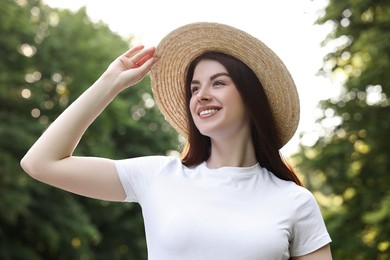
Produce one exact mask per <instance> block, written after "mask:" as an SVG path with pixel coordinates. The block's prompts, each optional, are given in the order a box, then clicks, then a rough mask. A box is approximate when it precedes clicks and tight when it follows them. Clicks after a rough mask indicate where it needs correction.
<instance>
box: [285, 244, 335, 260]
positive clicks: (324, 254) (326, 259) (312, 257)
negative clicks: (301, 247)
mask: <svg viewBox="0 0 390 260" xmlns="http://www.w3.org/2000/svg"><path fill="white" fill-rule="evenodd" d="M292 259H293V260H332V253H331V251H330V245H329V244H328V245H326V246H323V247H321V248H320V249H318V250H316V251H314V252H312V253H310V254H307V255H303V256H297V257H292Z"/></svg>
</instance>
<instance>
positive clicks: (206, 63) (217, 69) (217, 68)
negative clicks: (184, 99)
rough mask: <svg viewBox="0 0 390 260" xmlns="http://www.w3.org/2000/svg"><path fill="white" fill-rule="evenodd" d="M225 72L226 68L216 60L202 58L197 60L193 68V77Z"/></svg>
mask: <svg viewBox="0 0 390 260" xmlns="http://www.w3.org/2000/svg"><path fill="white" fill-rule="evenodd" d="M221 72H225V73H226V72H227V70H226V68H225V67H224V66H223V65H222V64H221V63H220V62H218V61H215V60H210V59H204V60H201V61H199V62H198V63H197V64H196V66H195V70H194V75H193V76H194V77H195V76H196V75H200V74H201V75H203V74H204V75H210V74H215V73H221Z"/></svg>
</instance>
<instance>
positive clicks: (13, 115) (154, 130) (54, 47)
mask: <svg viewBox="0 0 390 260" xmlns="http://www.w3.org/2000/svg"><path fill="white" fill-rule="evenodd" d="M0 34H1V35H0V56H1V59H0V154H1V156H0V259H4V260H6V259H146V245H145V236H144V229H143V221H142V216H141V210H140V207H139V206H138V204H129V203H108V202H105V201H99V200H92V199H88V198H84V197H80V196H77V195H74V194H70V193H67V192H64V191H61V190H58V189H56V188H52V187H50V186H47V185H45V184H42V183H39V182H37V181H35V180H32V179H31V178H30V177H29V176H28V175H26V174H25V173H24V172H23V171H22V169H21V168H20V166H19V161H20V159H21V158H22V157H23V155H24V154H25V152H26V151H27V150H28V149H29V147H30V146H31V145H32V144H33V142H34V141H35V140H36V139H37V138H38V137H39V135H40V134H41V133H42V132H43V131H44V130H45V129H46V128H47V127H48V125H49V124H50V123H51V122H52V121H53V120H54V119H55V118H56V117H57V116H58V115H59V114H60V113H61V112H62V111H63V110H64V109H65V107H67V106H68V105H69V104H70V103H71V102H72V101H73V100H75V99H76V98H77V97H78V96H79V95H80V94H81V93H82V92H83V91H84V90H86V88H88V87H89V86H90V85H91V84H92V83H93V82H94V81H95V80H96V79H97V78H98V77H99V75H100V74H101V73H102V72H103V71H104V70H105V68H106V67H107V66H108V65H109V64H110V62H111V61H112V60H114V59H115V58H116V57H117V56H118V55H120V54H121V53H123V52H124V51H125V50H127V49H128V48H129V46H130V44H131V39H123V38H122V37H120V36H119V35H117V34H115V33H113V32H111V31H110V29H109V28H108V26H107V25H105V24H104V23H101V22H98V23H93V22H91V20H90V19H89V18H88V16H87V14H86V10H85V9H80V10H79V11H77V12H71V11H69V10H57V9H52V8H49V7H48V6H46V5H44V4H43V3H42V2H41V1H40V0H4V1H2V3H1V5H0ZM149 83H150V82H149V78H148V77H146V78H145V79H144V80H143V81H142V82H140V83H139V84H137V86H134V87H132V88H130V89H128V90H126V91H124V92H123V93H121V94H120V95H119V96H118V97H117V98H116V99H115V100H114V101H113V102H112V103H111V104H110V105H109V107H108V108H107V109H106V110H105V111H104V112H103V113H102V114H101V116H100V117H99V118H98V119H97V120H96V121H95V122H94V123H93V124H92V125H91V127H90V128H89V129H88V131H87V132H86V134H85V136H84V137H83V139H82V140H81V142H80V144H79V146H78V148H77V150H76V153H77V154H83V155H88V156H102V157H109V158H113V159H121V158H128V157H134V156H143V155H150V154H166V152H167V151H168V150H177V149H178V138H177V135H176V133H175V132H174V131H173V130H172V129H171V128H170V126H169V125H168V124H167V123H166V122H165V121H164V120H163V118H162V116H161V114H160V112H159V111H158V110H157V108H156V106H155V105H154V100H153V98H152V93H151V90H150V87H149V86H150V84H149ZM53 145H55V144H53Z"/></svg>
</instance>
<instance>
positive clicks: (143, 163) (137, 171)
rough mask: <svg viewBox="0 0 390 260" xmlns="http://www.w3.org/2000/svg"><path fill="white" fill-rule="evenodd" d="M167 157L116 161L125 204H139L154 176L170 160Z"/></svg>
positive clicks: (170, 158)
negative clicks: (124, 193) (124, 194)
mask: <svg viewBox="0 0 390 260" xmlns="http://www.w3.org/2000/svg"><path fill="white" fill-rule="evenodd" d="M172 158H173V157H167V156H145V157H137V158H131V159H124V160H116V161H115V166H116V170H117V173H118V176H119V179H120V181H121V183H122V186H123V188H124V190H125V192H126V198H125V200H124V201H126V202H140V200H141V199H142V196H143V195H144V194H145V192H147V190H148V188H149V186H150V184H151V183H152V182H153V180H154V179H155V178H156V175H157V174H158V173H159V172H160V171H161V170H162V169H163V168H164V167H165V166H166V165H167V164H168V163H169V161H171V160H172Z"/></svg>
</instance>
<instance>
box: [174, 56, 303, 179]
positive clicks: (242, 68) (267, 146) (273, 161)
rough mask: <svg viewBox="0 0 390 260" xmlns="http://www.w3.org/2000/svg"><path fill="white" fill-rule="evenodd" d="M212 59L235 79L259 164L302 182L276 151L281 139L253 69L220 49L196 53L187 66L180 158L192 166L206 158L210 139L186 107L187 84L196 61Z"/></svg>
mask: <svg viewBox="0 0 390 260" xmlns="http://www.w3.org/2000/svg"><path fill="white" fill-rule="evenodd" d="M205 59H207V60H214V61H217V62H219V63H221V64H222V65H223V66H224V67H225V68H226V70H227V72H228V73H229V75H230V77H231V79H232V80H233V82H234V83H235V85H236V87H237V90H238V92H239V93H240V95H241V98H242V99H243V102H244V104H245V106H246V107H247V109H248V112H249V116H250V120H251V124H252V125H251V128H252V140H253V145H254V147H255V153H256V158H257V161H258V162H259V164H260V165H261V166H262V167H264V168H266V169H267V170H269V171H270V172H272V173H273V174H274V175H275V176H277V177H278V178H280V179H283V180H287V181H293V182H295V183H297V184H298V185H302V183H301V181H300V180H299V178H298V177H297V176H296V174H295V173H294V171H293V170H292V168H291V167H290V166H288V165H287V163H286V162H285V161H284V160H283V159H282V157H281V155H280V153H279V147H280V140H279V137H278V134H277V130H276V125H275V121H274V117H273V115H272V111H271V107H270V105H269V102H268V99H267V96H266V94H265V92H264V89H263V87H262V85H261V82H260V80H259V79H258V78H257V77H256V75H255V74H254V73H253V71H252V70H251V69H250V68H249V67H248V66H247V65H245V64H244V63H243V62H241V61H240V60H238V59H236V58H234V57H232V56H230V55H227V54H224V53H219V52H206V53H204V54H202V55H200V56H199V57H197V58H196V59H195V60H194V61H193V62H192V63H191V64H190V66H189V68H188V71H187V75H186V108H187V118H188V123H187V124H188V127H189V137H188V141H187V143H186V145H185V147H184V149H183V151H182V162H183V164H184V165H186V166H188V167H191V166H196V165H199V164H200V163H202V162H203V161H206V160H207V159H208V158H209V157H210V153H211V141H210V138H209V137H208V136H204V135H202V134H201V133H200V132H199V130H198V129H197V128H196V126H195V123H194V121H193V119H192V116H191V112H190V109H189V103H190V99H191V95H192V94H191V91H190V84H191V81H192V77H193V74H194V70H195V67H196V65H197V64H198V63H199V61H201V60H205Z"/></svg>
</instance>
